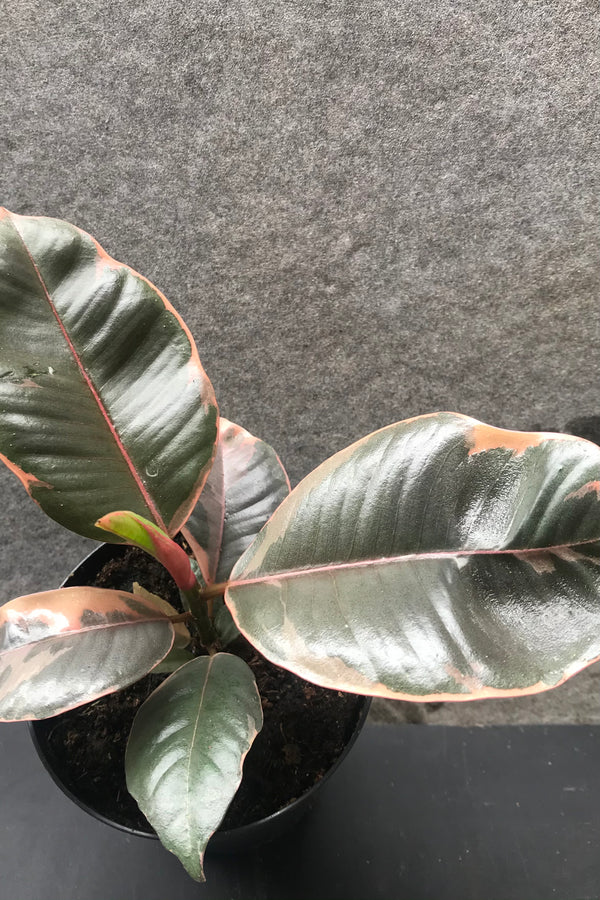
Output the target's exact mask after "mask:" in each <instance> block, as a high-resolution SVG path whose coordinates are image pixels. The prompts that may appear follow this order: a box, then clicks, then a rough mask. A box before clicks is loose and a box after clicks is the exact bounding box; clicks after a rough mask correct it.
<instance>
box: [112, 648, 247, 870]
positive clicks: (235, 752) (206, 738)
mask: <svg viewBox="0 0 600 900" xmlns="http://www.w3.org/2000/svg"><path fill="white" fill-rule="evenodd" d="M261 728H262V707H261V703H260V697H259V695H258V689H257V687H256V682H255V680H254V676H253V674H252V671H251V670H250V668H249V667H248V666H247V665H246V663H245V662H243V660H241V659H239V658H238V657H236V656H232V655H231V654H229V653H217V654H216V655H214V656H202V657H199V658H197V659H194V660H193V661H192V662H189V663H187V664H186V665H184V666H182V667H181V668H180V669H178V670H177V671H176V672H175V673H174V674H173V675H171V677H170V678H168V679H167V680H166V681H165V682H163V684H162V685H161V686H160V687H159V688H157V690H156V691H154V693H153V694H152V695H151V696H150V697H149V698H148V700H146V702H145V703H144V704H143V706H142V707H141V708H140V710H139V712H138V714H137V716H136V718H135V721H134V723H133V728H132V730H131V735H130V737H129V743H128V745H127V754H126V758H125V771H126V775H127V787H128V789H129V792H130V793H131V794H132V795H133V797H134V798H135V799H136V800H137V802H138V805H139V807H140V809H141V810H142V812H143V813H144V815H145V816H146V818H147V819H148V821H149V822H150V824H151V825H152V826H153V827H154V829H155V830H156V833H157V834H158V836H159V838H160V840H161V842H162V843H163V845H164V846H165V847H166V848H167V850H170V851H171V852H172V853H174V854H175V855H176V856H177V857H178V858H179V860H180V861H181V862H182V864H183V865H184V867H185V868H186V870H187V872H188V873H189V874H190V875H191V876H192V878H195V879H196V880H197V881H204V871H203V858H204V851H205V849H206V845H207V843H208V841H209V838H210V837H211V835H212V834H213V832H214V831H215V830H216V829H217V828H218V826H219V824H220V822H221V820H222V819H223V816H224V815H225V813H226V811H227V807H228V806H229V804H230V802H231V800H232V799H233V796H234V794H235V792H236V791H237V789H238V786H239V783H240V781H241V778H242V765H243V762H244V757H245V756H246V753H247V752H248V750H249V749H250V746H251V744H252V742H253V740H254V738H255V737H256V735H257V734H258V732H259V731H260V729H261Z"/></svg>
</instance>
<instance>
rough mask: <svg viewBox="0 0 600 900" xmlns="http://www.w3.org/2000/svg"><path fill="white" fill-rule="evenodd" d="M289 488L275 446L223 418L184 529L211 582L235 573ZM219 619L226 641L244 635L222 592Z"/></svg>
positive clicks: (217, 601)
mask: <svg viewBox="0 0 600 900" xmlns="http://www.w3.org/2000/svg"><path fill="white" fill-rule="evenodd" d="M289 492H290V483H289V480H288V477H287V474H286V472H285V469H284V468H283V466H282V464H281V461H280V459H279V457H278V456H277V454H276V453H275V451H274V450H273V448H272V447H271V446H269V444H267V443H265V441H261V440H259V438H256V437H254V436H253V435H251V434H250V432H248V431H246V429H245V428H241V427H240V426H239V425H235V424H234V423H233V422H229V421H228V420H227V419H223V418H221V419H219V439H218V444H217V453H216V456H215V461H214V464H213V467H212V469H211V471H210V474H209V476H208V480H207V482H206V486H205V488H204V490H203V491H202V493H201V495H200V497H199V499H198V502H197V504H196V506H195V508H194V510H193V511H192V513H191V515H190V517H189V519H188V520H187V522H186V525H185V528H184V529H183V534H184V536H185V538H186V539H187V541H188V543H189V544H190V546H191V548H192V550H193V551H194V555H195V556H196V559H197V560H198V563H199V565H200V567H201V569H202V573H203V576H204V580H205V582H206V583H207V584H212V583H213V582H215V581H216V582H224V581H226V580H227V578H229V575H230V573H231V570H232V568H233V566H234V565H235V563H236V562H237V560H238V559H239V558H240V556H241V555H242V553H244V551H245V550H246V549H247V548H248V547H249V546H250V544H251V543H252V541H253V540H254V538H255V537H256V535H257V534H258V532H259V531H260V529H261V528H262V527H263V525H264V524H265V522H267V521H268V519H269V517H270V516H271V515H272V514H273V513H274V512H275V510H276V509H277V507H278V506H279V504H280V503H281V501H282V500H284V499H285V497H287V495H288V494H289ZM214 620H215V627H216V628H217V631H218V633H219V636H220V638H221V640H222V641H223V642H224V643H229V642H230V641H231V640H233V639H234V638H235V637H236V636H237V635H238V633H239V632H238V630H237V628H236V627H235V625H234V623H233V621H232V619H231V615H230V614H229V611H228V610H227V607H226V606H225V604H224V603H223V600H222V598H219V597H217V598H215V600H214Z"/></svg>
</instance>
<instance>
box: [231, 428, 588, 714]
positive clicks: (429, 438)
mask: <svg viewBox="0 0 600 900" xmlns="http://www.w3.org/2000/svg"><path fill="white" fill-rule="evenodd" d="M599 498H600V449H599V448H598V447H596V446H595V445H594V444H591V443H589V442H587V441H582V440H579V439H577V438H573V437H571V436H567V435H559V434H537V433H521V432H511V431H504V430H502V429H496V428H492V427H490V426H488V425H484V424H482V423H480V422H476V421H475V420H473V419H469V418H467V417H466V416H460V415H457V414H453V413H438V414H434V415H430V416H421V417H419V418H416V419H412V420H407V421H405V422H400V423H398V424H396V425H391V426H389V427H388V428H384V429H382V430H381V431H378V432H375V433H374V434H371V435H368V436H367V437H366V438H364V439H363V440H362V441H359V442H358V443H356V444H354V445H352V446H351V447H348V448H347V449H346V450H343V451H341V452H340V453H338V454H336V455H335V456H333V457H332V458H331V459H329V460H327V461H326V462H325V463H323V465H321V466H320V467H319V468H318V469H316V470H315V471H314V472H313V473H311V475H309V476H308V477H307V478H306V479H304V481H303V482H301V484H300V485H298V487H297V488H296V489H295V490H294V491H293V492H292V494H291V495H290V497H289V498H288V499H287V500H286V501H284V503H283V504H282V505H281V507H280V508H279V509H278V510H277V512H276V513H275V514H274V516H273V518H272V519H271V521H270V522H269V524H268V525H267V526H266V528H265V529H264V530H263V531H262V532H261V534H260V535H259V537H258V538H257V540H256V541H255V542H254V544H253V545H252V547H251V548H250V549H249V550H248V551H247V553H246V554H245V555H244V557H243V558H242V559H241V560H240V561H239V563H238V564H237V565H236V567H235V568H234V570H233V572H232V575H231V585H230V587H229V589H228V591H227V594H226V601H227V603H228V606H229V608H230V609H231V610H232V612H233V614H234V618H235V620H236V623H237V625H238V626H239V628H240V629H241V630H242V632H243V633H244V634H245V635H246V636H247V637H248V639H249V640H250V641H251V642H252V643H253V644H254V645H255V646H256V647H257V648H258V649H259V650H260V651H261V652H263V653H264V654H265V655H266V656H267V657H268V658H269V659H271V660H272V661H274V662H275V663H277V664H279V665H281V666H283V667H285V668H288V669H291V670H293V671H295V672H297V673H298V674H299V675H301V676H303V677H305V678H308V679H309V680H313V681H315V682H317V683H319V684H323V685H325V686H329V687H334V688H339V689H344V690H350V691H355V692H357V693H365V694H374V695H380V696H389V697H407V698H409V699H418V698H424V699H431V698H440V697H441V698H444V699H450V700H460V699H470V698H472V697H485V696H507V695H513V694H519V693H534V692H537V691H541V690H544V689H546V688H548V687H553V686H555V685H556V684H558V683H560V682H561V681H562V680H564V679H565V678H566V677H568V676H569V675H572V674H574V673H575V672H576V671H578V670H579V669H581V668H582V667H584V666H586V665H588V664H589V663H590V662H592V661H593V660H595V659H597V658H598V657H600V599H599V595H600V499H599Z"/></svg>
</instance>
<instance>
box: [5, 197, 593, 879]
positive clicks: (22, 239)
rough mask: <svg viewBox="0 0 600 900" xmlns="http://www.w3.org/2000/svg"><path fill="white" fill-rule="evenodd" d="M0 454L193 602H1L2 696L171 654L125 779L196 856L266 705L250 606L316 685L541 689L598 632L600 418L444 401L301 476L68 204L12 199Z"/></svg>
mask: <svg viewBox="0 0 600 900" xmlns="http://www.w3.org/2000/svg"><path fill="white" fill-rule="evenodd" d="M219 430H220V438H219V439H217V437H218V432H219ZM0 455H1V456H2V459H3V460H4V462H5V463H6V464H7V465H8V466H9V467H10V468H11V469H12V471H13V472H14V473H15V475H16V476H17V477H18V478H19V479H20V480H21V481H22V483H23V485H24V486H25V488H26V489H27V491H28V492H29V494H30V495H31V496H32V497H33V499H34V500H35V501H36V502H37V503H38V504H39V505H40V506H41V508H42V509H43V510H44V511H45V512H46V513H48V515H50V516H51V517H52V518H53V519H55V520H56V521H58V522H60V523H61V524H63V525H64V526H66V527H67V528H70V529H71V530H73V531H75V532H77V533H79V534H83V535H86V536H89V537H92V538H97V539H99V540H102V541H109V542H111V541H113V542H115V543H123V542H125V543H128V544H132V545H134V546H137V547H141V548H143V549H144V550H145V551H146V552H147V553H148V554H150V555H151V556H153V557H155V558H156V559H157V560H159V561H160V563H161V564H163V565H164V566H165V567H166V569H167V570H168V571H169V572H170V573H171V575H172V577H173V579H174V581H175V582H176V584H177V586H178V588H179V591H180V596H181V599H182V604H183V608H184V612H183V613H181V612H179V611H177V610H176V609H174V608H172V606H169V605H166V604H165V601H164V598H159V597H157V596H154V595H152V594H149V593H148V592H147V591H144V590H138V591H137V592H136V593H131V592H127V591H122V590H114V589H106V588H102V587H89V586H73V587H68V588H65V589H61V590H57V591H47V592H43V593H40V594H34V595H31V596H27V597H21V598H18V599H16V600H13V601H11V602H9V603H7V604H5V605H4V606H3V607H2V608H1V609H0V636H1V644H0V646H1V648H2V649H1V651H0V718H1V719H3V720H23V719H40V718H44V717H48V716H54V715H56V714H57V713H59V712H61V711H63V710H66V709H71V708H76V707H78V706H80V705H81V704H83V703H86V702H88V701H90V700H93V699H94V698H98V697H102V696H104V695H108V694H110V693H111V692H115V691H118V690H119V689H122V688H125V687H126V686H128V685H131V684H132V683H134V682H136V681H137V680H138V679H140V678H142V677H143V676H146V675H147V673H149V672H151V671H152V670H155V669H156V667H158V666H159V665H160V666H162V667H163V669H164V671H171V672H172V674H170V675H169V677H167V678H166V680H165V681H164V682H163V683H162V684H161V685H160V687H159V688H158V689H157V690H156V691H155V692H154V693H153V694H152V695H151V696H150V697H149V699H148V700H147V701H146V702H145V703H144V704H143V706H142V707H141V709H140V711H139V712H138V714H137V716H136V719H135V722H134V725H133V729H132V733H131V737H130V740H129V745H128V750H127V760H126V764H127V781H128V786H129V789H130V791H131V792H132V794H133V796H134V797H135V798H136V800H137V802H138V803H139V805H140V807H141V809H142V810H143V812H144V813H145V815H146V816H147V818H148V820H149V821H150V822H151V824H152V825H153V826H154V828H155V829H156V831H157V833H158V835H159V837H160V839H161V841H162V842H163V844H164V845H165V846H166V847H167V848H168V849H170V850H172V851H173V852H174V853H176V854H177V855H178V857H179V858H180V859H181V861H182V863H183V864H184V866H185V867H186V869H187V870H188V872H189V873H190V874H191V875H192V876H193V877H194V878H197V879H199V880H200V879H202V877H203V873H202V858H203V854H204V849H205V847H206V844H207V842H208V840H209V839H210V837H211V834H212V833H213V832H214V831H215V829H216V828H217V826H218V825H219V822H220V821H221V819H222V818H223V815H224V814H225V811H226V809H227V806H228V805H229V803H230V801H231V799H232V797H233V796H234V794H235V792H236V790H237V787H238V784H239V782H240V779H241V774H242V765H243V761H244V757H245V755H246V753H247V752H248V749H249V747H250V746H251V744H252V742H253V740H254V737H255V736H256V734H257V732H258V731H259V729H260V727H261V722H262V709H261V702H260V698H259V696H258V692H257V688H256V682H255V679H254V676H253V674H252V671H251V669H250V668H249V667H248V665H247V664H246V663H245V662H244V661H243V660H242V659H240V658H239V657H237V656H236V655H234V654H233V653H231V652H228V648H229V646H230V643H231V641H232V639H233V638H235V636H236V635H237V633H238V631H239V632H241V634H242V635H243V636H244V637H245V638H246V639H247V640H248V641H249V642H250V644H251V645H252V646H253V647H254V648H256V649H257V650H258V651H260V653H261V654H262V655H263V656H264V657H266V659H267V660H270V661H271V662H272V663H274V664H275V665H276V666H278V667H282V668H283V669H285V670H290V671H291V672H293V673H296V674H297V675H299V676H301V678H303V679H306V680H308V681H309V682H312V683H314V684H316V685H321V686H324V687H327V688H332V689H334V690H336V691H344V692H352V693H355V694H361V695H369V696H371V695H375V696H382V697H391V698H403V699H413V700H424V699H425V700H438V699H444V700H470V699H476V698H479V697H493V696H497V697H502V696H510V695H516V694H526V693H533V692H536V691H541V690H545V689H547V688H550V687H553V686H555V685H557V684H559V683H560V682H561V681H563V680H564V679H565V678H567V677H569V676H570V675H572V674H574V673H575V672H576V671H578V670H579V669H581V668H583V667H584V666H586V665H588V664H590V663H591V662H593V661H594V660H596V659H597V658H598V657H599V656H600V629H599V627H598V626H599V624H600V605H599V603H598V591H599V587H600V504H599V498H600V449H599V448H598V447H596V446H595V445H594V444H592V443H590V442H588V441H585V440H581V439H578V438H574V437H572V436H570V435H560V434H543V433H520V432H514V431H505V430H502V429H497V428H493V427H491V426H488V425H484V424H482V423H480V422H477V421H475V420H474V419H471V418H469V417H466V416H462V415H458V414H455V413H435V414H431V415H424V416H420V417H417V418H414V419H409V420H406V421H402V422H398V423H396V424H393V425H390V426H388V427H387V428H383V429H381V430H380V431H377V432H375V433H373V434H370V435H368V436H367V437H365V438H363V439H362V440H360V441H358V442H357V443H356V444H353V445H352V446H350V447H348V448H347V449H345V450H342V451H341V452H340V453H337V454H335V455H334V456H333V457H331V458H330V459H328V460H327V461H326V462H324V463H323V464H322V465H320V466H319V467H318V468H317V469H316V470H315V471H313V472H312V473H311V474H310V475H309V476H308V477H307V478H305V479H304V480H303V481H302V482H301V483H300V484H299V485H298V486H297V487H296V488H295V489H294V490H293V491H292V492H291V493H289V494H288V484H287V479H286V477H285V474H284V472H283V470H282V467H281V464H280V463H279V460H278V459H277V457H276V455H275V454H274V453H273V451H272V450H271V449H270V448H268V447H267V446H266V445H264V444H263V443H262V442H260V441H257V440H256V439H255V438H253V437H252V436H251V435H249V434H248V433H247V432H245V431H244V430H243V429H241V428H239V427H238V426H235V425H232V424H231V423H227V422H225V421H224V420H221V427H220V429H219V417H218V411H217V406H216V403H215V399H214V395H213V391H212V388H211V385H210V383H209V381H208V379H207V377H206V375H205V374H204V371H203V369H202V367H201V365H200V361H199V359H198V354H197V351H196V349H195V345H194V342H193V339H192V337H191V335H190V333H189V331H188V330H187V328H186V326H185V325H184V324H183V322H182V321H181V320H180V319H179V317H178V315H177V313H176V312H175V311H174V309H173V308H172V307H171V306H170V304H169V303H168V301H167V300H166V299H165V298H164V297H163V296H162V295H161V294H160V293H159V292H158V291H157V290H156V288H154V287H153V286H152V285H151V284H150V283H149V282H147V281H146V280H145V279H144V278H142V277H141V276H140V275H138V274H136V273H135V272H133V271H131V270H130V269H129V268H128V267H126V266H124V265H122V264H120V263H117V262H116V261H115V260H113V259H111V258H110V257H109V256H107V254H106V253H105V252H104V251H103V250H102V249H101V248H100V247H99V246H98V244H97V243H96V242H95V241H94V240H93V239H92V238H91V237H90V236H89V235H87V234H85V233H84V232H82V231H80V230H79V229H77V228H75V227H74V226H72V225H69V224H67V223H65V222H61V221H58V220H54V219H45V218H30V217H22V216H16V215H12V214H11V213H8V212H7V211H4V210H3V211H2V212H1V213H0ZM265 520H266V522H265ZM263 522H265V524H264V525H263V524H262V523H263ZM259 525H262V528H261V530H260V532H259V533H258V534H256V532H257V529H258V526H259ZM178 533H181V535H182V536H183V541H181V540H180V542H179V543H178V542H177V541H175V540H174V537H175V535H177V534H178ZM182 543H183V546H182V545H181V544H182ZM142 587H143V586H142ZM190 647H192V651H190Z"/></svg>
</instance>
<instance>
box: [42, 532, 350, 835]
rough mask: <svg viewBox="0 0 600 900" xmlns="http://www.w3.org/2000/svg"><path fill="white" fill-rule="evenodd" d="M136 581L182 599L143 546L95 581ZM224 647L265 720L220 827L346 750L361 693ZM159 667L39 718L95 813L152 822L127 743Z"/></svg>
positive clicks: (293, 791)
mask: <svg viewBox="0 0 600 900" xmlns="http://www.w3.org/2000/svg"><path fill="white" fill-rule="evenodd" d="M120 552H122V551H120ZM134 581H137V582H139V583H140V584H141V585H142V586H143V587H145V588H146V589H147V590H149V591H152V593H155V594H159V595H160V596H162V597H164V599H166V600H168V601H169V602H170V603H171V604H172V605H173V606H175V607H177V608H179V609H181V605H180V601H179V593H178V591H177V588H176V586H175V584H174V583H173V581H172V580H171V578H170V576H169V575H168V573H166V572H165V570H164V569H163V568H162V566H161V565H160V564H159V563H157V562H155V561H154V560H153V559H152V558H151V557H149V556H148V555H147V554H145V553H144V552H143V551H141V550H135V549H127V550H125V552H124V554H123V555H120V556H118V557H117V558H115V559H113V560H111V561H110V562H108V563H107V564H106V565H105V566H104V567H103V568H102V569H101V570H100V572H99V573H98V575H97V576H96V578H95V579H94V581H93V582H92V583H93V584H95V585H97V586H99V587H110V588H118V589H121V590H129V591H130V590H131V588H132V584H133V582H134ZM70 583H71V584H73V583H77V582H75V581H71V582H70ZM227 652H230V653H231V652H233V653H236V654H237V655H238V656H241V657H242V658H243V659H244V660H245V661H246V662H247V663H248V665H249V666H250V667H251V668H252V670H253V672H254V675H255V678H256V681H257V684H258V689H259V692H260V696H261V698H262V705H263V712H264V725H263V728H262V731H261V732H260V733H259V734H258V736H257V738H256V740H255V741H254V744H253V745H252V747H251V749H250V751H249V753H248V755H247V757H246V760H245V763H244V777H243V780H242V784H241V786H240V788H239V790H238V792H237V794H236V796H235V798H234V800H233V802H232V804H231V806H230V807H229V810H228V812H227V814H226V817H225V819H224V821H223V823H222V826H221V827H222V828H224V829H228V828H235V827H239V826H241V825H245V824H248V823H249V822H253V821H256V820H257V819H260V818H262V817H264V816H267V815H270V814H271V813H273V812H276V811H277V810H279V809H282V808H283V807H284V806H287V805H288V804H289V803H290V802H292V801H293V800H295V799H296V798H297V797H299V796H300V795H301V794H303V793H304V792H305V791H306V790H308V789H309V788H310V787H312V785H313V784H315V783H316V782H318V781H319V780H320V779H321V778H322V777H323V775H324V774H325V772H326V771H327V770H328V769H329V768H330V767H331V766H332V765H333V763H334V762H335V761H336V759H337V758H338V757H339V756H340V754H341V753H342V752H343V750H344V747H345V745H346V743H347V741H348V739H349V738H350V736H351V734H352V732H353V730H354V727H355V725H356V722H357V719H358V716H359V714H360V711H361V708H362V705H363V702H364V698H362V697H357V696H356V695H354V694H347V693H343V692H339V691H331V690H327V689H325V688H321V687H318V686H316V685H314V684H311V683H309V682H307V681H304V680H303V679H301V678H298V677H297V676H296V675H293V674H292V673H291V672H287V671H286V670H284V669H280V668H278V667H277V666H274V665H272V664H271V663H270V662H268V661H267V660H266V659H264V657H262V656H261V655H260V654H259V653H258V652H257V651H256V650H255V649H254V648H253V647H252V646H251V645H250V644H249V643H248V642H247V641H245V640H244V639H243V638H239V639H238V640H237V641H236V642H235V643H234V644H232V645H230V646H229V647H228V648H227ZM166 677H167V676H166V675H152V674H150V675H148V676H146V677H145V678H143V679H142V680H141V681H138V682H136V683H135V684H134V685H131V686H130V687H128V688H125V689H124V690H122V691H118V692H117V693H115V694H110V695H108V696H107V697H102V698H101V699H99V700H96V701H94V702H93V703H89V704H86V705H85V706H80V707H78V708H77V709H74V710H71V711H69V712H67V713H63V714H61V715H60V716H55V717H54V718H52V719H46V720H45V721H44V722H43V723H38V725H39V726H41V727H42V729H43V731H44V732H45V735H46V736H47V743H48V746H47V753H48V756H49V760H50V762H51V764H52V765H53V766H54V767H55V768H56V770H57V774H58V775H59V777H60V778H61V779H62V780H63V782H64V783H65V784H66V786H67V787H68V788H69V790H71V792H72V793H74V794H75V795H76V796H77V797H79V798H80V799H81V800H82V801H83V802H84V803H86V804H88V805H90V806H92V807H93V808H94V809H96V810H97V811H98V812H100V813H101V814H102V815H104V816H106V817H108V818H110V819H112V820H114V821H117V822H119V823H120V824H122V825H126V826H127V827H130V828H135V829H138V830H142V831H149V832H151V831H152V829H151V827H150V826H149V824H148V822H147V820H146V818H145V817H144V815H143V814H142V812H141V811H140V809H139V807H138V806H137V803H136V802H135V800H134V799H133V797H131V795H130V794H129V793H128V791H127V787H126V784H125V769H124V759H125V748H126V744H127V738H128V735H129V731H130V728H131V724H132V722H133V719H134V716H135V714H136V712H137V710H138V709H139V707H140V706H141V704H142V703H143V702H144V700H146V698H147V697H148V696H149V695H150V694H151V693H152V692H153V691H154V690H155V689H156V688H157V687H158V685H159V684H160V683H161V682H162V681H163V680H164V679H165V678H166ZM199 802H201V798H199Z"/></svg>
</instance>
